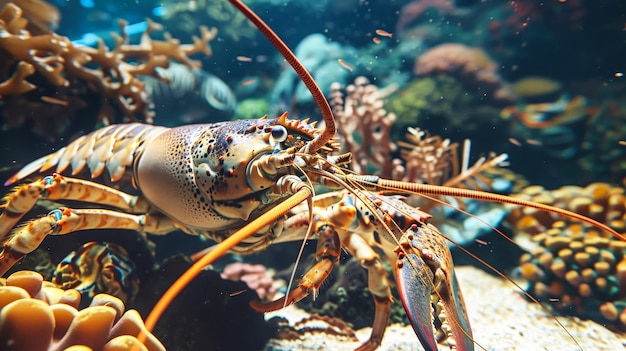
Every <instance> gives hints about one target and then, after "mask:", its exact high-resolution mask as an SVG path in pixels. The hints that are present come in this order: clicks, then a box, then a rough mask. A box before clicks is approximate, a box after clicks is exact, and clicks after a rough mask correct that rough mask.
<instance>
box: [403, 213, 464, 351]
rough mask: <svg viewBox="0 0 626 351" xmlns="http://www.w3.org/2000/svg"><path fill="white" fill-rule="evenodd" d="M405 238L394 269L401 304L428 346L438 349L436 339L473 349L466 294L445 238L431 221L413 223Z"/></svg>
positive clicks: (425, 345)
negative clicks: (427, 222) (460, 285)
mask: <svg viewBox="0 0 626 351" xmlns="http://www.w3.org/2000/svg"><path fill="white" fill-rule="evenodd" d="M404 238H406V239H405V240H404V241H402V242H401V243H400V247H398V248H397V249H396V253H397V254H398V259H397V264H396V266H395V269H394V271H395V277H396V282H397V284H398V290H399V293H400V297H401V300H402V304H403V305H404V309H405V310H406V313H407V315H408V316H409V320H410V321H411V325H412V326H413V330H415V333H416V334H417V337H418V338H419V340H420V342H421V343H422V345H423V346H424V348H425V349H426V350H435V351H436V350H438V348H437V342H442V341H444V340H446V341H447V342H448V343H449V344H451V345H452V344H454V345H456V349H457V350H473V349H474V342H473V338H472V332H471V329H470V325H469V321H468V319H467V313H466V311H465V305H464V303H463V296H462V294H461V290H460V288H459V283H458V281H457V279H456V276H455V274H454V267H453V265H452V256H451V254H450V250H449V249H448V246H447V244H446V242H445V239H444V238H443V237H442V235H441V234H440V233H439V232H438V231H437V229H436V228H435V227H433V226H432V225H430V224H416V225H413V226H411V228H409V229H408V230H407V232H406V235H405V236H404ZM433 327H434V328H435V329H436V332H437V335H436V336H435V334H434V332H433ZM435 339H437V341H435Z"/></svg>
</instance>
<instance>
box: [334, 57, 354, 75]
mask: <svg viewBox="0 0 626 351" xmlns="http://www.w3.org/2000/svg"><path fill="white" fill-rule="evenodd" d="M337 62H339V64H340V65H341V66H343V68H345V69H347V70H348V71H350V72H352V71H354V68H352V67H351V66H350V65H349V64H347V63H346V61H344V60H342V59H339V60H337Z"/></svg>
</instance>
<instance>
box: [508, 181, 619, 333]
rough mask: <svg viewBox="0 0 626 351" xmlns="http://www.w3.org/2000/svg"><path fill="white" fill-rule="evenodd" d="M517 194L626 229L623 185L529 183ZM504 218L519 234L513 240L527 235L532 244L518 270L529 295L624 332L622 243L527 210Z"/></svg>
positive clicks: (518, 211) (516, 211)
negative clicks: (545, 186) (543, 185)
mask: <svg viewBox="0 0 626 351" xmlns="http://www.w3.org/2000/svg"><path fill="white" fill-rule="evenodd" d="M519 196H520V197H521V198H525V199H532V200H533V201H538V202H541V203H549V204H551V205H554V206H557V207H562V208H566V209H569V210H571V211H574V212H577V213H580V214H582V215H585V216H588V217H591V218H593V219H596V220H598V221H600V222H603V223H606V224H608V225H609V226H611V227H612V228H614V229H615V230H617V231H618V232H620V233H622V234H624V233H626V196H625V195H624V189H623V188H620V187H616V186H611V185H610V184H606V183H593V184H590V185H588V186H587V187H585V188H581V187H576V186H566V187H562V188H560V189H557V190H553V191H546V190H544V189H543V188H541V187H538V186H532V187H528V188H526V189H525V190H524V191H523V192H522V193H521V194H520V195H519ZM507 221H508V222H509V223H511V226H512V227H513V228H514V229H515V230H516V231H517V232H518V233H517V234H516V235H517V236H516V238H515V239H516V240H517V241H522V240H523V239H524V238H525V236H524V235H531V241H532V244H533V245H535V246H536V247H535V248H533V249H531V251H530V253H527V254H524V255H523V256H522V258H521V260H520V268H519V270H518V271H519V273H520V274H521V276H522V277H524V278H525V279H527V280H528V281H529V286H528V289H527V290H528V291H529V292H530V293H531V294H533V295H534V296H536V297H537V298H538V299H539V300H540V301H542V302H546V303H549V305H550V306H551V307H553V308H555V309H556V310H558V311H560V312H562V313H566V314H574V315H577V316H580V317H582V318H589V319H593V320H595V321H597V322H599V323H602V324H605V325H608V326H611V327H612V328H615V329H619V330H626V300H624V295H625V292H624V286H625V285H624V284H626V257H624V254H625V253H626V244H625V243H624V242H622V241H620V240H618V239H615V238H613V237H611V236H609V235H608V234H606V233H603V232H599V231H598V230H597V229H595V228H592V227H590V226H589V225H587V224H581V223H577V222H572V221H568V220H562V219H560V218H557V216H555V215H552V214H549V213H545V212H539V211H535V210H531V209H514V210H512V211H511V213H510V215H509V217H508V218H507ZM520 236H521V238H519V237H520ZM527 246H530V244H525V245H524V247H527Z"/></svg>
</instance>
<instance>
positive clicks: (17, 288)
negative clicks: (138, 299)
mask: <svg viewBox="0 0 626 351" xmlns="http://www.w3.org/2000/svg"><path fill="white" fill-rule="evenodd" d="M79 304H80V293H78V292H77V291H76V290H71V289H70V290H66V291H63V290H61V289H59V288H56V287H52V286H51V285H50V283H48V282H44V281H43V278H42V276H41V275H40V274H39V273H36V272H32V271H21V272H17V273H14V274H12V275H11V276H9V277H8V278H7V279H0V345H2V347H3V350H29V351H31V350H32V351H36V350H48V349H50V350H63V349H66V348H68V347H70V346H72V347H78V346H82V347H83V348H81V349H84V350H150V351H153V350H165V348H164V347H163V345H162V344H161V343H160V342H159V341H158V339H157V338H156V337H154V336H153V335H152V334H150V333H148V332H147V330H146V329H145V326H144V325H143V321H142V319H141V316H139V313H137V311H135V310H128V311H126V312H124V309H125V307H124V304H123V303H122V302H121V301H120V300H119V299H117V298H115V297H113V296H110V295H106V294H100V295H97V296H96V297H95V298H94V300H93V301H92V302H91V305H90V306H89V307H87V308H85V309H82V310H80V311H79V310H78V309H77V308H78V306H79ZM139 333H145V335H147V338H146V340H145V341H144V342H143V343H142V342H140V341H139V340H138V339H137V336H138V335H139Z"/></svg>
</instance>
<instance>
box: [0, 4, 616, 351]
mask: <svg viewBox="0 0 626 351" xmlns="http://www.w3.org/2000/svg"><path fill="white" fill-rule="evenodd" d="M230 2H231V3H232V4H233V5H234V6H235V7H237V8H238V9H239V10H240V11H242V12H243V13H244V14H246V16H247V17H248V18H249V19H250V20H251V21H252V22H253V23H254V24H255V25H256V26H257V27H258V28H259V30H260V31H261V32H263V34H265V35H266V37H268V39H269V40H270V41H271V42H272V43H273V44H274V45H275V46H276V47H277V49H278V50H279V51H280V52H281V54H282V55H283V56H284V57H285V59H286V60H287V61H288V62H289V63H290V64H291V65H292V67H294V69H295V70H296V71H297V72H298V74H299V75H300V77H301V78H302V80H303V81H304V83H305V84H306V86H307V87H308V88H309V90H310V91H311V93H312V95H313V96H314V98H315V100H316V101H317V103H318V105H319V108H320V110H321V112H322V116H323V120H324V127H323V129H321V130H318V129H316V128H315V124H314V123H309V122H308V120H290V119H287V115H286V113H285V114H283V115H282V116H280V117H277V118H273V119H267V118H262V119H258V120H240V121H232V122H222V123H215V124H204V125H188V126H181V127H177V128H164V127H158V126H151V125H143V124H120V125H111V126H108V127H104V128H102V129H100V130H97V131H95V132H93V133H91V134H88V135H86V136H83V137H80V138H78V139H77V140H75V141H73V142H72V143H70V144H69V145H68V146H67V147H65V148H63V149H60V150H58V151H57V152H55V153H53V154H50V155H47V156H44V157H42V158H40V159H38V160H36V161H34V162H32V163H30V164H28V165H27V166H25V167H24V168H23V169H22V170H20V171H19V172H18V173H16V174H15V175H14V176H12V177H11V178H10V179H9V180H8V181H7V182H6V185H10V184H14V183H16V182H18V181H20V180H22V179H24V178H26V177H27V176H29V175H31V174H33V173H35V172H46V171H49V170H51V169H52V168H53V167H56V173H54V174H53V175H49V176H46V177H44V178H41V179H39V180H36V181H34V182H31V183H28V184H25V185H22V186H19V187H17V188H16V189H15V190H14V191H13V192H12V193H11V194H9V195H8V196H7V197H6V203H5V204H4V205H3V207H4V212H3V213H2V215H1V216H0V238H1V237H4V236H6V235H7V234H8V233H9V232H10V231H11V229H12V228H14V227H15V225H16V224H17V223H18V222H19V221H20V220H21V218H22V217H23V216H24V215H25V214H26V213H27V212H29V211H30V210H31V209H32V208H33V207H34V206H35V204H36V202H37V201H38V200H39V199H50V200H61V199H63V200H78V201H84V202H90V203H94V204H100V205H102V206H107V207H114V208H117V210H106V209H71V208H65V207H62V208H58V209H55V210H53V211H51V212H50V213H49V214H48V215H47V216H44V217H41V218H38V219H35V220H33V221H30V222H28V223H27V224H26V225H24V226H20V227H18V228H16V229H15V230H13V231H12V232H11V235H10V236H9V237H8V239H7V240H5V242H4V245H3V247H2V249H1V250H2V251H1V252H0V274H4V273H5V272H6V271H7V270H8V269H9V268H10V267H11V266H12V265H13V264H15V263H16V262H17V261H18V260H20V259H21V258H22V257H24V256H25V255H26V254H28V253H29V252H32V251H33V250H35V249H36V248H37V247H38V246H39V244H40V243H41V242H42V240H43V239H44V238H45V237H46V236H47V235H61V234H67V233H71V232H74V231H79V230H86V229H99V228H113V229H132V230H138V231H143V232H147V233H152V234H165V233H168V232H171V231H173V230H176V229H180V230H182V231H184V232H186V233H189V234H196V235H205V236H207V237H210V238H212V239H214V240H215V241H217V242H219V244H218V245H217V246H216V248H214V249H213V250H211V251H210V252H208V253H207V254H206V255H205V256H204V257H202V258H201V259H200V260H198V261H197V262H196V263H195V264H194V265H193V266H192V267H191V268H190V269H189V270H188V271H187V272H186V273H185V274H183V276H181V277H180V279H179V280H178V281H177V282H176V283H174V284H173V285H172V287H171V288H170V289H169V290H168V291H167V292H166V293H165V294H164V295H163V297H162V299H161V300H160V301H159V302H158V303H157V305H156V306H155V308H154V310H153V312H152V313H151V314H150V316H148V318H147V320H146V326H147V328H148V329H151V328H152V327H153V326H154V324H155V323H156V321H157V320H158V318H159V316H160V314H161V313H162V312H163V310H164V309H165V308H166V307H167V306H168V304H169V303H170V302H171V301H172V299H173V298H174V297H175V296H176V295H177V294H178V292H180V290H181V289H182V288H183V287H184V286H185V285H186V284H187V283H188V282H189V281H190V280H191V279H193V278H194V277H195V276H196V275H197V274H198V273H199V272H200V271H201V270H202V269H203V268H204V267H206V266H207V265H208V264H210V263H211V262H213V261H214V260H215V259H216V258H217V257H219V256H220V255H222V254H224V253H225V252H228V251H234V252H239V253H252V252H258V251H260V250H262V249H263V248H265V247H267V246H268V245H270V244H273V243H279V242H286V241H293V240H301V239H302V238H309V237H312V236H315V237H317V240H318V244H317V251H316V259H317V262H316V264H315V265H314V267H313V268H311V269H310V270H309V271H308V273H306V274H305V276H304V277H303V278H302V279H301V280H300V281H299V283H298V285H297V287H296V288H295V289H294V290H293V291H291V292H289V293H288V295H287V296H286V298H285V300H283V299H280V300H277V301H274V302H270V303H262V302H255V303H253V307H254V308H255V309H257V310H260V311H270V310H276V309H279V308H281V307H282V306H284V305H286V304H292V303H295V302H297V301H299V300H300V299H302V298H304V297H305V296H307V295H308V294H309V293H312V292H313V293H314V292H315V291H316V290H317V289H318V288H319V286H320V285H321V283H322V282H323V281H324V279H325V278H326V277H327V276H328V274H329V273H330V272H331V270H332V269H333V267H334V265H335V264H336V263H337V262H338V259H339V254H340V251H341V249H342V248H343V249H345V250H346V251H348V252H349V253H350V254H352V255H353V256H355V257H356V258H357V260H358V261H359V262H360V264H361V265H362V266H363V267H364V268H365V269H367V270H368V275H369V278H368V287H369V290H370V292H371V294H372V296H373V298H374V302H375V305H376V311H375V318H374V323H373V329H372V333H371V336H370V338H369V340H368V341H367V342H365V343H364V344H363V345H361V346H360V347H359V348H358V350H374V349H376V348H377V347H378V346H379V345H380V343H381V340H382V337H383V334H384V332H385V328H386V325H387V322H388V319H389V314H390V309H391V302H392V298H391V291H390V286H391V284H390V283H389V281H388V280H387V273H386V271H385V269H384V268H383V265H382V264H381V260H380V259H379V256H378V254H377V253H376V252H375V251H374V250H373V249H372V245H375V243H376V241H377V239H376V238H375V237H379V236H380V237H382V238H384V240H382V242H380V243H379V244H382V245H383V246H385V247H387V251H388V252H392V251H393V252H394V253H395V255H396V257H397V259H396V263H395V264H394V272H395V278H396V282H397V285H398V288H399V292H400V296H401V300H402V303H403V305H404V307H405V310H406V311H407V314H408V316H409V319H410V321H411V324H412V326H413V328H414V330H415V332H416V334H417V336H418V338H419V339H420V341H421V343H422V344H423V345H424V347H425V348H426V349H427V350H436V349H437V341H439V342H441V341H443V340H444V339H445V340H446V341H447V342H448V343H449V345H454V346H455V347H456V349H458V350H473V348H474V342H473V338H472V332H471V328H470V325H469V321H468V318H467V314H466V311H465V307H464V304H463V297H462V294H461V291H460V288H459V284H458V282H457V279H456V277H455V274H454V269H453V265H452V258H451V255H450V252H449V250H448V248H447V245H446V240H445V238H444V237H443V236H442V235H441V234H440V233H439V232H438V231H437V229H436V228H435V227H434V226H432V225H430V224H428V223H427V219H428V218H429V217H430V216H429V215H428V214H427V213H424V212H422V211H420V210H419V209H417V208H412V207H410V206H408V205H407V204H405V203H404V202H403V198H402V197H400V196H398V195H399V194H431V195H445V196H460V197H469V198H474V199H479V200H484V201H494V202H502V203H509V204H515V205H521V206H529V207H534V208H539V209H543V210H547V211H553V212H557V213H560V214H563V215H566V216H570V217H573V218H576V219H579V220H582V221H586V222H588V223H591V224H593V225H595V226H597V227H599V228H601V229H603V230H606V231H608V232H611V233H612V234H613V235H615V236H618V237H620V238H621V239H623V238H622V237H621V236H620V235H619V234H618V233H616V232H615V231H613V230H612V229H611V228H609V227H607V226H606V225H604V224H602V223H598V222H596V221H594V220H592V219H588V218H585V217H584V216H581V215H579V214H576V213H572V212H568V211H565V210H562V209H557V208H553V207H551V206H548V205H542V204H538V203H533V202H528V201H523V200H519V199H515V198H510V197H506V196H501V195H495V194H490V193H486V192H480V191H473V190H464V189H454V188H447V187H438V186H430V185H423V184H413V183H405V182H398V181H392V180H386V179H381V178H379V177H376V176H369V175H358V174H354V173H351V172H349V171H348V170H347V168H346V167H345V165H346V164H348V163H349V162H350V157H351V155H350V154H339V153H338V151H339V144H338V140H337V139H336V138H335V121H334V117H333V114H332V112H331V109H330V107H329V105H328V102H327V101H326V99H325V98H324V96H323V94H322V93H321V91H320V90H319V88H318V87H317V86H316V84H315V82H314V81H313V79H312V78H311V76H310V75H309V74H308V72H307V71H306V70H305V69H304V68H303V67H302V66H301V65H300V64H299V62H298V61H297V59H296V58H295V56H294V55H293V54H292V53H291V51H290V50H289V49H288V48H287V47H286V46H285V44H284V43H282V41H281V40H280V39H279V38H278V37H277V36H276V35H275V34H274V33H273V32H272V31H271V29H270V28H269V27H268V26H267V25H265V23H263V21H262V20H261V19H260V18H259V17H257V16H256V15H255V14H254V13H252V12H251V11H250V10H249V9H248V8H247V7H246V6H245V5H244V4H242V3H241V2H239V1H238V0H230ZM85 168H88V170H89V171H90V177H91V178H92V179H94V178H97V177H99V176H100V175H102V174H103V172H104V171H105V169H106V170H107V171H108V173H109V175H110V180H111V181H112V182H118V181H120V180H122V179H128V178H130V179H131V180H132V184H133V185H134V187H135V188H136V189H137V190H138V192H139V195H131V194H128V193H125V192H122V191H120V190H117V189H114V188H112V187H109V186H106V185H103V184H99V183H97V182H95V181H91V180H87V179H79V178H73V177H65V176H62V175H61V173H63V172H65V171H68V170H71V172H72V175H78V174H79V173H80V172H81V171H83V170H85ZM316 184H323V185H326V186H327V187H330V188H331V189H333V190H334V191H333V192H330V193H328V194H324V195H315V191H314V185H316ZM302 203H304V204H306V205H307V206H304V205H301V204H302ZM434 306H436V308H434ZM433 314H436V315H433ZM434 319H436V320H438V321H440V322H441V323H438V324H437V326H436V327H437V328H438V329H439V331H438V333H437V335H438V336H439V337H438V338H437V339H438V340H436V338H435V334H434V332H433V327H434V326H433V320H434Z"/></svg>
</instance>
